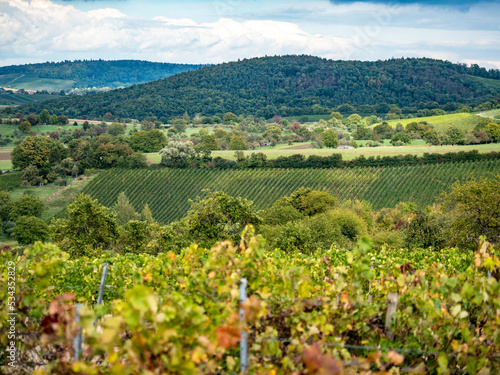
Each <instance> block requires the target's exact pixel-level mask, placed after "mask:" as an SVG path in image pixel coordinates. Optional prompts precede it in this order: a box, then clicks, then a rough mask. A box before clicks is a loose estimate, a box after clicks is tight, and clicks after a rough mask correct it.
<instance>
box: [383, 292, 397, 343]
mask: <svg viewBox="0 0 500 375" xmlns="http://www.w3.org/2000/svg"><path fill="white" fill-rule="evenodd" d="M397 308H398V293H394V292H392V293H389V294H387V313H386V316H385V335H386V336H387V338H388V339H389V340H393V339H394V332H393V331H392V329H391V323H392V318H393V316H394V314H396V310H397Z"/></svg>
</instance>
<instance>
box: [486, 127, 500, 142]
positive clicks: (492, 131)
mask: <svg viewBox="0 0 500 375" xmlns="http://www.w3.org/2000/svg"><path fill="white" fill-rule="evenodd" d="M485 130H486V132H487V133H488V135H489V136H490V137H491V139H492V140H493V142H500V124H497V123H495V122H490V123H489V124H487V125H486V127H485Z"/></svg>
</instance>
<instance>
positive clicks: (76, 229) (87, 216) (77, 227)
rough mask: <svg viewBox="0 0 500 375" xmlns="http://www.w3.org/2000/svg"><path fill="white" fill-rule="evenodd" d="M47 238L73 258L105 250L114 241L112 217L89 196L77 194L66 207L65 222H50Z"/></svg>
mask: <svg viewBox="0 0 500 375" xmlns="http://www.w3.org/2000/svg"><path fill="white" fill-rule="evenodd" d="M50 232H51V237H52V239H53V240H54V242H56V243H57V244H58V245H59V246H60V247H61V249H64V250H65V251H67V252H69V253H70V254H73V255H83V254H85V253H87V251H96V250H99V249H103V248H104V249H105V248H107V247H109V246H110V245H112V244H113V243H114V242H115V241H116V238H117V237H118V231H117V224H116V219H115V216H114V215H113V214H112V213H111V212H110V210H109V209H108V208H106V207H104V206H101V205H100V204H99V203H98V202H97V200H93V199H92V198H91V197H90V196H88V195H85V194H80V195H79V196H78V197H77V198H76V199H75V200H74V201H73V202H72V203H70V204H69V205H68V207H67V219H57V220H54V219H53V220H52V224H51V225H50Z"/></svg>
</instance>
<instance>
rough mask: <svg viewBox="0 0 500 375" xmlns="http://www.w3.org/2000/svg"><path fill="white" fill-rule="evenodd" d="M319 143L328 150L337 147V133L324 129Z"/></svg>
mask: <svg viewBox="0 0 500 375" xmlns="http://www.w3.org/2000/svg"><path fill="white" fill-rule="evenodd" d="M321 141H322V142H323V143H324V145H325V146H326V147H329V148H337V147H338V145H339V141H338V139H337V133H336V132H335V130H333V129H326V130H325V131H324V132H323V133H321Z"/></svg>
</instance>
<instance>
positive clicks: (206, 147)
mask: <svg viewBox="0 0 500 375" xmlns="http://www.w3.org/2000/svg"><path fill="white" fill-rule="evenodd" d="M218 148H219V146H218V145H217V140H216V139H215V135H214V134H210V135H206V136H204V137H203V140H202V141H201V145H200V149H201V150H202V151H215V150H217V149H218Z"/></svg>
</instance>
